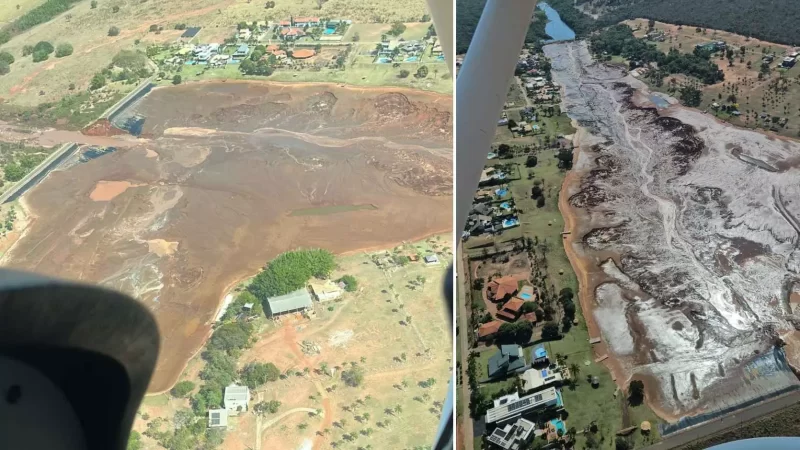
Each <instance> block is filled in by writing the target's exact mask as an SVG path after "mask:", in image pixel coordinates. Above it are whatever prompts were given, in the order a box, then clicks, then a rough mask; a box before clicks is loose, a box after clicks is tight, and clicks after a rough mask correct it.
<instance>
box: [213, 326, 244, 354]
mask: <svg viewBox="0 0 800 450" xmlns="http://www.w3.org/2000/svg"><path fill="white" fill-rule="evenodd" d="M252 332H253V326H252V325H251V324H250V323H248V322H233V323H226V324H224V325H222V326H221V327H219V328H217V329H216V331H214V334H213V335H212V336H211V339H209V341H208V345H207V348H208V349H209V350H222V351H224V352H227V353H228V354H231V355H236V354H238V352H239V351H240V350H241V349H243V348H245V347H246V346H247V345H249V344H250V336H251V334H252Z"/></svg>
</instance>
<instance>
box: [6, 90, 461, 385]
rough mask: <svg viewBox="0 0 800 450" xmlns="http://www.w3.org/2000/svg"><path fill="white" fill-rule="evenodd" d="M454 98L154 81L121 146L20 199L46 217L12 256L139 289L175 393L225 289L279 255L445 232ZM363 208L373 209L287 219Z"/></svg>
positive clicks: (160, 375)
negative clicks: (311, 211) (135, 126)
mask: <svg viewBox="0 0 800 450" xmlns="http://www.w3.org/2000/svg"><path fill="white" fill-rule="evenodd" d="M200 92H202V95H200ZM450 107H451V99H450V98H449V97H444V96H440V95H436V94H432V93H424V92H418V91H397V90H385V89H369V88H358V89H352V88H342V87H338V86H333V85H330V84H306V85H299V86H298V85H289V84H280V83H232V82H229V83H206V84H193V85H184V86H178V87H170V88H161V89H156V90H154V91H153V92H151V93H150V94H149V96H147V97H145V98H144V100H142V101H141V102H140V103H138V104H137V105H136V106H135V107H133V108H131V109H130V110H129V111H125V112H124V113H122V114H120V115H119V117H118V118H117V119H115V123H117V122H116V121H118V122H119V124H120V126H125V125H126V124H128V123H129V122H130V119H134V121H135V120H139V119H137V117H144V124H143V130H142V131H143V132H142V139H138V140H131V139H128V137H127V136H119V137H117V138H112V137H108V138H104V139H105V142H108V144H107V146H110V147H115V148H117V150H116V151H113V152H110V153H107V154H105V155H103V156H100V157H97V158H95V159H90V160H88V161H86V162H75V163H74V164H73V165H72V166H71V167H70V168H69V170H62V171H55V172H53V173H51V174H50V175H49V176H48V177H47V178H46V179H45V180H44V181H43V182H41V183H40V184H39V185H38V186H36V187H35V188H33V189H32V190H31V191H29V192H28V194H26V195H25V197H23V198H24V199H25V201H26V203H27V205H28V206H29V209H30V212H31V214H32V215H33V216H34V217H35V219H33V220H32V222H31V224H30V225H29V226H28V228H27V232H26V235H25V237H24V238H23V239H21V240H20V241H18V242H17V244H16V245H15V246H14V247H13V248H12V250H11V251H9V252H8V253H6V255H5V256H4V263H5V264H6V265H8V266H10V267H17V268H25V269H29V270H35V271H38V272H42V273H45V274H53V275H58V276H61V277H66V278H72V279H78V280H84V281H89V282H97V283H100V284H104V285H107V286H111V287H114V288H116V289H119V290H122V291H124V292H127V293H129V294H131V295H133V296H135V297H137V298H139V299H140V300H141V301H142V302H143V303H144V304H145V305H147V307H148V308H150V309H151V310H152V311H153V312H154V314H155V315H156V317H157V320H158V322H159V325H160V329H161V333H162V342H169V345H165V346H164V349H163V350H162V352H161V355H160V357H161V359H160V361H159V364H158V367H157V371H156V374H155V378H154V379H153V382H152V385H151V386H150V391H151V392H154V391H161V390H164V389H167V388H169V387H170V386H171V385H172V384H173V383H174V381H175V379H176V378H177V376H178V374H179V373H180V372H181V371H182V370H183V367H184V365H185V363H186V361H187V360H188V359H189V358H190V357H191V356H192V355H193V354H194V352H195V351H196V350H197V349H198V348H199V347H200V345H202V343H203V342H204V341H205V339H206V336H207V334H208V331H209V321H210V319H211V318H212V317H213V315H214V313H215V311H216V309H217V307H218V305H219V302H220V299H221V298H222V297H223V296H224V292H226V290H227V289H228V288H229V287H230V286H232V285H233V284H235V283H237V282H238V281H240V280H241V279H242V278H244V277H245V276H247V275H248V274H252V273H255V272H256V271H257V270H258V268H259V267H261V266H262V265H263V264H264V262H265V261H267V260H269V259H270V258H271V257H273V256H275V255H276V254H278V253H280V252H282V251H285V250H287V249H290V248H296V247H300V246H304V247H314V246H318V247H322V248H327V249H330V250H331V251H334V252H336V253H340V252H345V251H353V250H357V249H363V248H372V247H376V246H381V245H386V244H387V243H393V242H396V241H398V240H403V239H414V238H418V237H420V236H422V235H427V234H429V233H431V232H433V231H439V230H446V229H449V227H450V225H449V224H450V221H451V215H450V213H449V211H450V205H451V200H450V195H451V190H452V175H451V172H452V169H451V167H452V150H451V147H450V145H451V144H450V142H451V141H450V139H451V138H450V134H449V133H448V131H447V130H450V129H451V119H450ZM187 111H191V113H188V112H187ZM312 132H313V134H312ZM378 136H379V137H378ZM409 169H412V170H409ZM300 180H302V182H301V181H300ZM365 186H368V187H369V188H365ZM360 204H371V205H374V206H375V207H376V208H377V209H372V210H360V211H349V212H341V213H337V214H329V215H323V216H314V215H306V216H297V217H292V216H289V212H290V211H293V210H297V209H305V208H315V207H326V206H341V205H360ZM397 217H414V218H415V220H412V221H403V222H398V221H397Z"/></svg>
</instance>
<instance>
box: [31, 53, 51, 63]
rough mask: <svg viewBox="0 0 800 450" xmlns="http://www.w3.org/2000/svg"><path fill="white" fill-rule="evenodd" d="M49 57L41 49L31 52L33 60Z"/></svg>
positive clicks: (42, 59) (38, 60) (37, 60)
mask: <svg viewBox="0 0 800 450" xmlns="http://www.w3.org/2000/svg"><path fill="white" fill-rule="evenodd" d="M49 57H50V56H49V55H48V54H47V52H42V51H39V52H33V62H41V61H44V60H46V59H47V58H49Z"/></svg>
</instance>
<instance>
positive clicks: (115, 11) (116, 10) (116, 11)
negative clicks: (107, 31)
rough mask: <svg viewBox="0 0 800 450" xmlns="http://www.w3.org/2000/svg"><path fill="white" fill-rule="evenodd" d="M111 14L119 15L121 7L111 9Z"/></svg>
mask: <svg viewBox="0 0 800 450" xmlns="http://www.w3.org/2000/svg"><path fill="white" fill-rule="evenodd" d="M111 12H113V13H115V14H116V13H118V12H119V6H114V7H113V8H111Z"/></svg>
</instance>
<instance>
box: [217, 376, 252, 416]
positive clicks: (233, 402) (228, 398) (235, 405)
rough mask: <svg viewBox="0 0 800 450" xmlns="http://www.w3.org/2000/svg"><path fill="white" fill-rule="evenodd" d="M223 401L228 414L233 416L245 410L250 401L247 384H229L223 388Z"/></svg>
mask: <svg viewBox="0 0 800 450" xmlns="http://www.w3.org/2000/svg"><path fill="white" fill-rule="evenodd" d="M223 403H224V404H225V409H226V410H227V414H228V415H229V416H235V415H237V414H239V413H240V412H243V411H247V407H248V404H249V403H250V389H249V388H248V387H247V386H239V385H236V384H231V385H230V386H228V387H226V388H225V396H224V398H223ZM226 423H227V422H226Z"/></svg>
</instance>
